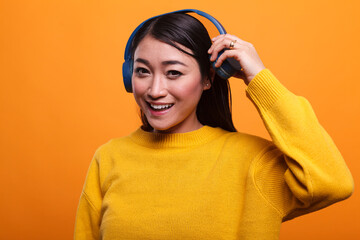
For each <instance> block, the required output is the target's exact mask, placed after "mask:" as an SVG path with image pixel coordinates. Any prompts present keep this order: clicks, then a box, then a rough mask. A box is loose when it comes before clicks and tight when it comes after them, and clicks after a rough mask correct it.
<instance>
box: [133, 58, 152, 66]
mask: <svg viewBox="0 0 360 240" xmlns="http://www.w3.org/2000/svg"><path fill="white" fill-rule="evenodd" d="M135 62H139V63H143V64H145V65H147V66H149V65H150V63H149V61H148V60H145V59H143V58H137V59H135Z"/></svg>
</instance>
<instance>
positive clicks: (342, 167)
mask: <svg viewBox="0 0 360 240" xmlns="http://www.w3.org/2000/svg"><path fill="white" fill-rule="evenodd" d="M246 93H247V96H248V97H249V98H250V99H251V100H252V101H253V103H254V104H255V106H256V108H257V110H258V112H259V113H260V116H261V118H262V119H263V122H264V124H265V126H266V128H267V130H268V132H269V134H270V136H271V138H272V141H273V143H274V145H275V146H269V147H267V149H265V150H264V151H262V153H261V154H259V155H258V157H257V160H256V161H255V163H254V164H256V167H254V168H253V169H254V172H253V176H254V178H253V179H254V182H255V185H256V187H257V188H258V190H259V192H260V194H261V195H262V196H263V197H264V198H265V199H266V200H267V201H268V202H269V204H270V205H272V206H273V207H274V208H275V209H276V210H277V211H278V212H279V214H280V216H281V217H282V219H283V221H286V220H289V219H291V218H294V217H297V216H299V215H302V214H306V213H309V212H312V211H316V210H318V209H321V208H323V207H326V206H328V205H330V204H332V203H335V202H337V201H340V200H343V199H345V198H347V197H349V196H350V195H351V194H352V192H353V187H354V185H353V179H352V176H351V174H350V172H349V170H348V168H347V166H346V164H345V162H344V160H343V158H342V156H341V154H340V152H339V151H338V149H337V148H336V146H335V144H334V143H333V141H332V139H331V138H330V136H329V135H328V134H327V132H326V131H325V130H324V129H323V128H322V126H321V125H320V124H319V122H318V120H317V118H316V116H315V114H314V112H313V110H312V107H311V105H310V104H309V102H308V101H307V100H306V99H305V98H303V97H299V96H296V95H294V94H293V93H291V92H290V91H288V90H287V89H286V88H285V87H284V86H283V85H282V84H281V83H280V82H279V81H278V80H277V79H276V78H275V76H274V75H273V74H272V73H271V72H270V71H269V70H268V69H265V70H262V71H261V72H260V73H258V75H257V76H256V77H255V78H254V79H253V80H252V81H251V82H250V84H249V85H248V87H247V89H246Z"/></svg>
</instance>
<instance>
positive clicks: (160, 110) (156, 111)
mask: <svg viewBox="0 0 360 240" xmlns="http://www.w3.org/2000/svg"><path fill="white" fill-rule="evenodd" d="M146 103H147V105H148V107H149V110H150V112H151V114H152V115H155V116H160V115H163V114H165V113H167V112H168V111H169V110H170V109H171V108H172V106H174V104H173V103H150V102H146Z"/></svg>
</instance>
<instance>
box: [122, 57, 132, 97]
mask: <svg viewBox="0 0 360 240" xmlns="http://www.w3.org/2000/svg"><path fill="white" fill-rule="evenodd" d="M132 72H133V62H132V61H131V60H126V61H125V62H124V63H123V67H122V73H123V80H124V86H125V89H126V91H127V92H129V93H132V84H131V77H132Z"/></svg>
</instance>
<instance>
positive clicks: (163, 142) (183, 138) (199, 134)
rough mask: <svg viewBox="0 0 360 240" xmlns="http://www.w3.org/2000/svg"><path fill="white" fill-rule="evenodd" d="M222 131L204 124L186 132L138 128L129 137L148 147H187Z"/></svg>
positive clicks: (204, 140)
mask: <svg viewBox="0 0 360 240" xmlns="http://www.w3.org/2000/svg"><path fill="white" fill-rule="evenodd" d="M223 131H224V130H222V129H221V128H213V127H210V126H206V125H205V126H203V127H201V128H199V129H197V130H194V131H191V132H186V133H153V132H147V131H144V130H143V129H141V128H138V129H137V130H136V131H135V132H133V133H131V134H130V138H131V139H132V140H133V141H134V142H136V143H137V144H140V145H143V146H146V147H149V148H163V147H188V146H195V145H201V144H204V143H207V142H209V141H211V140H212V139H215V138H216V137H217V136H219V135H221V134H222V132H223Z"/></svg>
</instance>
